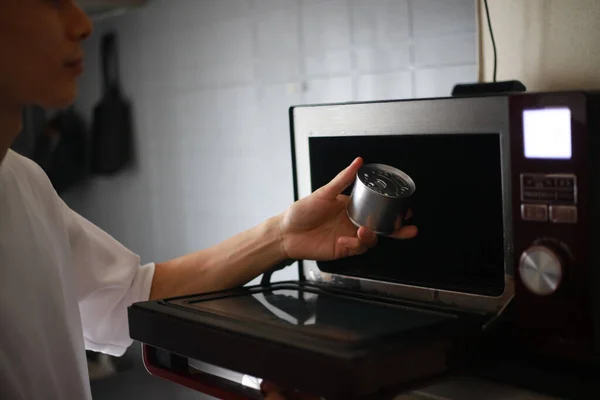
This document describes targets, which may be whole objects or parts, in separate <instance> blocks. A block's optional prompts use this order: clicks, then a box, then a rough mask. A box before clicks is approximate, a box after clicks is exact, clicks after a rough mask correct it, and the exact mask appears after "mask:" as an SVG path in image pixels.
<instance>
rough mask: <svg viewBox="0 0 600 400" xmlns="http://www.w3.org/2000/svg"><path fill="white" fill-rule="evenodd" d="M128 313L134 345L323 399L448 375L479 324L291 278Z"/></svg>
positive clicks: (153, 304)
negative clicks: (169, 353)
mask: <svg viewBox="0 0 600 400" xmlns="http://www.w3.org/2000/svg"><path fill="white" fill-rule="evenodd" d="M129 318H130V333H131V337H132V338H134V339H136V340H139V341H141V342H143V343H146V344H149V345H151V346H154V347H156V348H160V349H163V350H166V351H168V352H172V353H173V354H177V355H179V356H182V357H185V358H187V359H189V360H202V361H203V362H207V363H210V364H213V365H216V366H218V367H221V368H226V369H229V370H231V371H236V372H239V373H243V374H248V375H250V376H255V377H258V378H262V379H268V380H271V381H275V382H279V383H281V384H284V385H290V386H292V387H295V388H299V389H302V390H303V391H306V392H309V393H314V394H317V395H322V396H325V397H326V398H332V399H352V398H361V397H363V396H367V395H373V394H376V393H377V392H379V391H382V392H383V391H386V390H401V389H400V388H401V387H402V385H412V384H414V382H416V381H421V380H423V379H429V378H433V377H438V376H440V375H442V374H445V373H448V372H451V371H452V370H453V369H454V368H456V367H458V366H459V365H460V364H461V362H463V361H464V360H462V359H461V357H462V355H463V354H464V352H465V351H466V350H465V349H466V348H468V346H469V345H471V344H472V343H471V340H472V339H473V338H476V337H477V336H478V334H479V332H480V330H481V328H480V327H481V323H482V317H481V316H478V315H474V314H466V313H462V314H460V313H456V312H449V311H440V310H434V309H431V308H430V309H427V308H419V307H415V306H411V305H408V304H403V303H401V302H399V301H392V300H390V299H385V298H381V297H369V296H366V295H360V296H359V295H357V294H356V293H352V292H350V291H344V290H339V289H332V288H330V287H326V286H320V285H315V284H309V283H300V282H283V283H275V284H271V285H269V286H264V287H263V286H255V287H246V288H240V289H234V290H229V291H223V292H217V293H209V294H202V295H195V296H188V297H183V298H177V299H170V300H164V301H154V302H144V303H138V304H134V305H133V306H132V307H131V308H130V310H129Z"/></svg>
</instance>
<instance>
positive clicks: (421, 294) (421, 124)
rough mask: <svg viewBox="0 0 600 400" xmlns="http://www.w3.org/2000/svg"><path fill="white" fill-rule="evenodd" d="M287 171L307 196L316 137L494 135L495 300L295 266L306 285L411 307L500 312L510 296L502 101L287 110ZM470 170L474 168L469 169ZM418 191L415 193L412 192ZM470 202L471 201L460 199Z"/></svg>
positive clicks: (508, 180)
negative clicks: (498, 223) (498, 216)
mask: <svg viewBox="0 0 600 400" xmlns="http://www.w3.org/2000/svg"><path fill="white" fill-rule="evenodd" d="M290 120H291V133H292V147H293V164H294V165H293V168H294V181H295V182H294V183H295V190H296V197H297V198H302V197H305V196H307V195H309V194H310V193H311V192H312V184H313V183H312V181H311V154H310V150H309V140H310V139H311V138H317V137H351V136H362V137H364V136H386V135H394V136H397V135H413V136H414V135H429V134H437V135H456V134H461V135H464V134H473V135H478V134H482V133H495V134H497V135H498V140H499V148H500V163H501V166H500V171H501V173H500V175H501V176H500V179H501V186H502V222H503V224H502V225H503V245H504V258H503V259H504V261H503V263H504V288H503V290H502V293H501V294H499V295H485V294H480V293H471V292H469V291H463V290H445V289H439V288H433V287H427V286H426V285H411V284H406V283H396V282H389V281H383V280H378V279H373V278H365V277H361V276H349V275H344V274H339V273H326V272H324V271H322V270H320V269H319V266H318V264H317V263H316V262H314V261H308V260H304V261H302V262H300V267H301V268H302V271H303V273H304V276H305V278H306V279H307V280H309V281H316V282H322V283H327V284H332V285H339V286H343V287H346V288H351V289H352V290H355V291H360V292H369V293H376V294H381V295H384V296H387V297H396V298H402V299H406V300H410V301H416V302H426V303H433V304H437V305H440V306H448V307H452V308H460V309H465V310H472V311H477V312H485V313H496V312H497V311H499V310H501V309H502V307H503V306H504V305H505V304H506V302H507V301H508V300H510V298H511V297H512V296H513V294H514V280H513V265H514V261H513V246H512V212H513V210H512V207H511V170H510V165H511V162H510V160H511V158H510V143H509V140H510V135H509V125H510V124H509V110H508V98H507V97H506V96H492V97H479V98H435V99H416V100H397V101H395V100H394V101H378V102H356V103H344V104H322V105H305V106H298V107H292V108H291V109H290ZM475 167H476V166H475ZM417 190H418V189H417ZM466 201H472V202H474V203H476V201H477V199H473V198H471V199H466Z"/></svg>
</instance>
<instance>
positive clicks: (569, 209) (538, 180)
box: [520, 174, 577, 224]
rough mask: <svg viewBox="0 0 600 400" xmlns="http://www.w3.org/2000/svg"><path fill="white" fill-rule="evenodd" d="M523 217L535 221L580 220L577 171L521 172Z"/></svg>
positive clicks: (559, 221)
mask: <svg viewBox="0 0 600 400" xmlns="http://www.w3.org/2000/svg"><path fill="white" fill-rule="evenodd" d="M520 178H521V179H520V181H521V187H520V189H521V218H522V219H523V220H525V221H532V222H549V223H570V224H574V223H577V177H576V176H575V175H574V174H521V177H520Z"/></svg>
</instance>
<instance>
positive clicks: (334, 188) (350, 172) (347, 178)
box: [318, 157, 363, 199]
mask: <svg viewBox="0 0 600 400" xmlns="http://www.w3.org/2000/svg"><path fill="white" fill-rule="evenodd" d="M362 164H363V161H362V158H360V157H357V158H355V159H354V161H352V164H350V165H349V166H348V167H346V168H345V169H344V170H343V171H342V172H340V173H339V174H337V175H336V177H335V178H333V179H332V180H331V181H329V183H328V184H326V185H325V186H323V187H321V188H320V189H319V190H318V191H319V192H321V193H322V194H323V195H325V196H326V197H329V198H332V199H333V198H335V197H336V196H337V195H338V194H340V193H342V192H343V191H344V190H346V188H347V187H348V186H350V185H351V184H352V182H354V179H355V177H356V173H357V172H358V170H359V169H360V167H361V166H362Z"/></svg>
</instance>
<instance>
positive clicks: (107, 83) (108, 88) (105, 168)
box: [91, 33, 133, 174]
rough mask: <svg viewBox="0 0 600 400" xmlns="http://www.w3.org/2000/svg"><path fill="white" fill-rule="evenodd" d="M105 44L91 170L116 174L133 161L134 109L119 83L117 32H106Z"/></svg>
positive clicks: (93, 135) (102, 49)
mask: <svg viewBox="0 0 600 400" xmlns="http://www.w3.org/2000/svg"><path fill="white" fill-rule="evenodd" d="M101 45H102V48H101V57H102V77H103V97H102V99H100V101H99V103H98V104H97V105H96V107H95V109H94V116H93V126H92V154H91V157H92V161H91V164H92V165H91V170H92V172H93V173H96V174H113V173H116V172H118V171H120V170H121V169H123V168H124V167H125V166H127V165H128V164H129V162H130V161H131V160H132V151H133V149H132V138H133V132H132V131H133V124H132V112H131V104H130V103H129V102H128V101H127V99H125V98H124V97H123V93H122V90H121V88H120V86H119V85H120V83H119V74H118V58H117V43H116V35H115V34H114V33H109V34H106V35H105V36H103V37H102V44H101Z"/></svg>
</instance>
